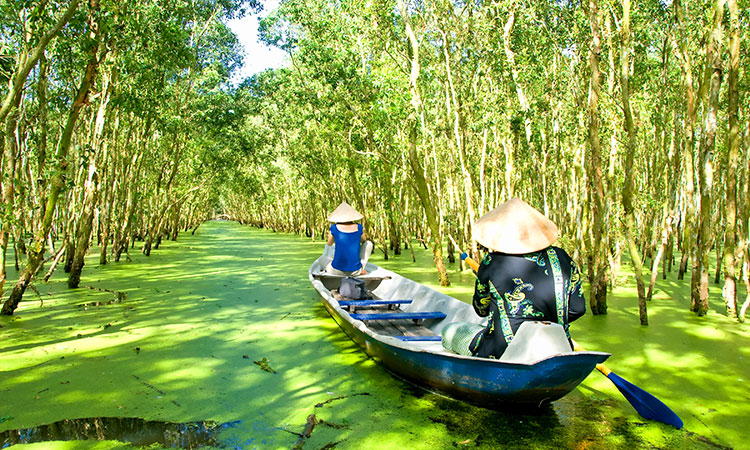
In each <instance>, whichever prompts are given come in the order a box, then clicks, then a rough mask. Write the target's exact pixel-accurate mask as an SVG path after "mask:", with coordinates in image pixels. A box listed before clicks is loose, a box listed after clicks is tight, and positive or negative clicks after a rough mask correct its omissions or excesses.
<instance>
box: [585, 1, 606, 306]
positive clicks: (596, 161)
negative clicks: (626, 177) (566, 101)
mask: <svg viewBox="0 0 750 450" xmlns="http://www.w3.org/2000/svg"><path fill="white" fill-rule="evenodd" d="M587 12H588V18H589V25H590V27H591V50H590V53H589V68H590V70H591V75H590V77H591V78H590V85H589V101H588V121H589V129H588V132H589V133H588V146H589V158H588V160H587V164H586V168H587V169H588V170H587V171H588V177H589V187H590V195H591V200H592V201H591V209H590V214H591V218H592V235H591V239H592V242H591V248H590V249H589V258H588V260H589V262H590V264H591V265H592V267H591V269H590V271H589V272H590V273H592V275H593V277H592V279H591V280H590V284H591V291H590V294H589V305H590V307H591V312H592V313H594V314H606V313H607V260H606V252H607V248H606V242H607V236H606V230H605V227H604V215H605V210H604V208H605V198H604V181H603V178H604V176H603V173H602V156H601V151H602V150H601V141H600V139H599V117H600V115H599V96H600V94H601V74H600V72H599V61H600V59H601V31H600V29H599V5H598V0H589V1H588V11H587Z"/></svg>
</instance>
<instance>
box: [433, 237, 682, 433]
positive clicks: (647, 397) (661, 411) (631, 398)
mask: <svg viewBox="0 0 750 450" xmlns="http://www.w3.org/2000/svg"><path fill="white" fill-rule="evenodd" d="M448 238H449V239H450V240H451V241H452V242H453V246H454V247H456V248H458V249H459V251H460V247H459V246H458V245H456V241H454V240H453V237H452V236H450V235H448ZM461 259H462V260H464V261H465V262H466V264H468V265H469V267H471V268H472V269H473V270H474V271H475V272H476V271H477V270H479V264H477V262H476V261H474V260H473V259H472V258H470V257H469V255H468V254H466V253H465V252H462V253H461ZM571 341H573V340H572V339H571ZM573 350H575V351H577V352H583V351H586V350H584V348H583V347H581V346H580V345H578V343H577V342H576V341H573ZM596 370H598V371H599V372H601V373H602V374H603V375H604V376H606V377H607V378H608V379H609V380H610V381H611V382H612V383H614V385H615V387H616V388H617V389H618V390H619V391H620V393H621V394H622V395H623V396H624V397H625V399H627V401H628V402H630V404H631V405H633V408H635V410H636V411H637V412H638V414H640V415H641V416H642V417H644V418H646V419H649V420H656V421H657V422H662V423H666V424H669V425H672V426H674V427H676V428H682V419H680V418H679V416H677V414H675V413H674V411H672V410H671V409H669V407H668V406H667V405H665V404H664V403H663V402H662V401H661V400H659V399H658V398H656V397H654V396H653V395H651V394H649V393H648V392H646V391H644V390H643V389H641V388H639V387H638V386H636V385H634V384H633V383H631V382H629V381H628V380H626V379H624V378H622V377H620V376H619V375H617V374H616V373H614V372H612V369H610V368H609V367H607V366H605V365H604V364H597V365H596Z"/></svg>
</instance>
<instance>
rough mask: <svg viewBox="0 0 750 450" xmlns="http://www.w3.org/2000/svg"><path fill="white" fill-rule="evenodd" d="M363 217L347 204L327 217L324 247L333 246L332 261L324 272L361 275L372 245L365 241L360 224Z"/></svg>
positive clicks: (344, 203)
mask: <svg viewBox="0 0 750 450" xmlns="http://www.w3.org/2000/svg"><path fill="white" fill-rule="evenodd" d="M363 217H364V216H363V215H362V214H360V213H359V212H357V210H356V209H354V208H352V207H351V206H350V205H349V204H348V203H346V202H341V204H340V205H339V206H338V207H337V208H336V209H335V210H334V211H333V212H332V213H331V215H330V216H328V221H329V222H331V227H330V235H329V236H328V242H327V244H326V245H328V246H333V245H334V244H335V247H334V252H333V259H332V260H331V262H330V263H329V264H328V267H326V272H328V273H330V274H333V275H345V276H346V275H361V274H362V273H364V270H365V264H367V261H368V260H369V259H370V255H371V254H372V249H373V244H372V242H371V241H368V240H367V237H366V235H365V230H364V227H363V226H362V224H361V223H355V222H356V221H358V220H362V218H363Z"/></svg>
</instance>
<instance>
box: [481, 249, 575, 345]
mask: <svg viewBox="0 0 750 450" xmlns="http://www.w3.org/2000/svg"><path fill="white" fill-rule="evenodd" d="M556 276H557V282H556ZM473 305H474V310H475V311H476V312H477V314H479V315H480V316H482V317H487V316H489V321H488V323H487V327H485V329H484V330H482V331H481V332H479V333H478V334H477V335H476V336H475V337H474V339H473V340H472V342H471V345H470V346H469V349H470V350H471V352H472V354H474V355H475V356H481V357H489V358H499V357H500V356H501V355H502V354H503V352H504V351H505V349H506V348H507V347H508V344H509V343H510V341H511V340H512V339H513V336H514V335H515V333H516V331H517V330H518V327H520V326H521V323H523V322H524V321H533V320H538V321H548V322H556V323H560V324H561V325H563V327H565V331H566V332H567V330H568V326H569V324H570V322H572V321H574V320H576V319H578V318H579V317H581V316H582V315H583V314H584V313H585V312H586V300H585V298H584V296H583V292H582V290H581V273H580V271H579V269H578V266H577V265H576V264H575V262H573V260H572V259H571V258H570V256H569V255H568V254H567V253H566V252H565V250H563V249H561V248H559V247H547V248H546V249H543V250H540V251H538V252H534V253H529V254H526V255H510V254H506V253H499V252H492V253H489V254H487V256H485V258H484V259H483V260H482V263H481V264H480V266H479V271H478V272H477V281H476V286H475V288H474V299H473Z"/></svg>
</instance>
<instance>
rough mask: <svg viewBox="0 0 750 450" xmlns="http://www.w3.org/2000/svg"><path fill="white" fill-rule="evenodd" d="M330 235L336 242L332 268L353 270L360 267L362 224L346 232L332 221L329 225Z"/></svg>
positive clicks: (344, 270) (346, 270)
mask: <svg viewBox="0 0 750 450" xmlns="http://www.w3.org/2000/svg"><path fill="white" fill-rule="evenodd" d="M331 235H333V239H334V243H335V244H336V250H335V251H334V253H333V261H332V262H331V265H332V266H333V268H334V269H336V270H341V271H342V272H354V271H355V270H359V269H361V268H362V263H361V262H360V260H359V241H360V239H362V224H361V223H358V224H357V231H352V232H349V233H346V232H343V231H341V230H339V229H338V228H337V227H336V224H335V223H334V224H332V225H331Z"/></svg>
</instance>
